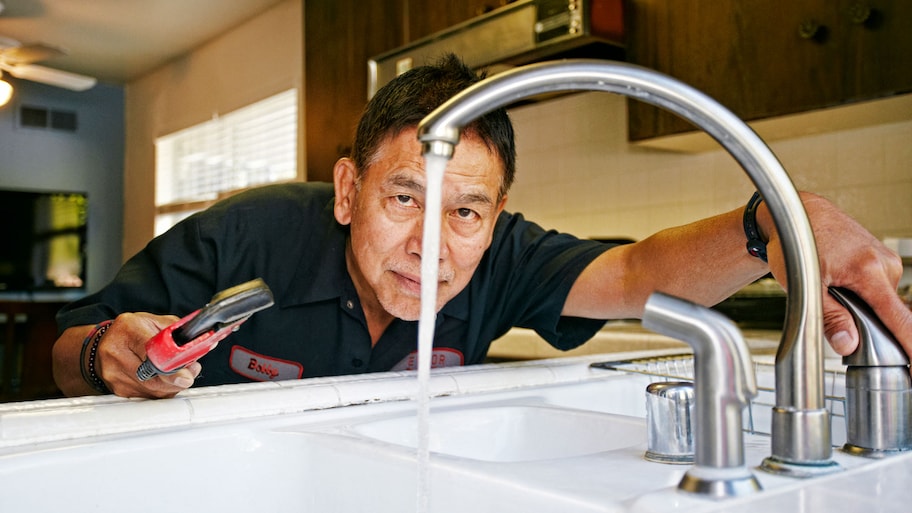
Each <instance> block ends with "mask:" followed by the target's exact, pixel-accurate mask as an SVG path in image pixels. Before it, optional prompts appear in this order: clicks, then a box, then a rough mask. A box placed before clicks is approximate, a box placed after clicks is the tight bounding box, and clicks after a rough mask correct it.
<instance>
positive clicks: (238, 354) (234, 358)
mask: <svg viewBox="0 0 912 513" xmlns="http://www.w3.org/2000/svg"><path fill="white" fill-rule="evenodd" d="M229 363H230V365H231V370H233V371H234V372H236V373H238V374H240V375H241V376H244V377H245V378H249V379H252V380H255V381H279V380H285V379H298V378H300V377H301V376H302V375H303V374H304V366H302V365H301V364H300V363H298V362H293V361H289V360H283V359H281V358H273V357H271V356H266V355H262V354H259V353H255V352H253V351H251V350H249V349H247V348H245V347H241V346H233V347H232V348H231V356H230V362H229Z"/></svg>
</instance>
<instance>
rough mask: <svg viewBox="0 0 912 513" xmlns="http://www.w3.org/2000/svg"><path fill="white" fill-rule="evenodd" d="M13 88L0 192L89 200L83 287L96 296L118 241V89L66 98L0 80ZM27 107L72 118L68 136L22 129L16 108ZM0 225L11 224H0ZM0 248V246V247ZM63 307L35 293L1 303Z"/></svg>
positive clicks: (1, 130) (0, 123) (110, 272)
mask: <svg viewBox="0 0 912 513" xmlns="http://www.w3.org/2000/svg"><path fill="white" fill-rule="evenodd" d="M3 78H4V80H8V81H9V82H10V83H12V84H13V87H14V90H15V92H14V96H13V99H12V100H11V101H10V103H9V104H7V105H6V106H4V107H0V187H5V188H15V189H34V190H50V191H59V190H62V191H68V190H73V191H85V192H88V194H89V219H88V220H89V226H88V249H87V253H88V255H89V258H88V267H87V269H86V280H87V283H86V287H87V289H88V290H96V289H98V288H100V287H101V286H102V285H104V284H105V283H107V281H108V280H110V279H111V278H112V277H113V276H114V272H115V271H116V270H117V268H118V267H119V266H120V262H121V254H120V241H121V234H122V233H123V226H124V225H123V219H122V217H121V212H122V211H123V194H122V192H123V158H124V143H123V133H124V121H123V112H124V109H123V97H124V96H123V88H121V87H119V86H112V85H108V84H98V85H96V86H95V87H93V88H91V89H89V90H87V91H83V92H76V91H69V90H66V89H61V88H57V87H51V86H47V85H43V84H38V83H35V82H29V81H25V80H17V79H15V78H12V77H10V76H9V75H4V76H3ZM23 105H25V106H32V107H38V108H44V109H49V110H59V111H66V112H74V113H75V114H76V120H77V121H76V123H77V129H76V131H73V132H70V131H64V130H56V129H54V130H52V129H46V128H30V127H22V126H20V123H19V111H20V108H21V107H22V106H23ZM2 222H5V223H9V222H16V220H15V219H4V220H2ZM3 243H4V242H3V241H0V244H3ZM61 297H62V298H64V299H71V295H69V294H66V295H64V294H58V293H53V294H52V293H42V294H40V295H37V294H36V295H29V296H28V297H21V298H20V297H17V296H16V295H14V294H11V293H3V294H0V298H2V299H23V300H26V299H28V300H30V299H42V300H43V299H48V300H57V299H60V298H61Z"/></svg>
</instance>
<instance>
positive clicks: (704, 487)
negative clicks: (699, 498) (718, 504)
mask: <svg viewBox="0 0 912 513" xmlns="http://www.w3.org/2000/svg"><path fill="white" fill-rule="evenodd" d="M678 489H679V490H683V491H685V492H690V493H696V494H700V495H706V496H709V497H712V498H714V499H724V498H728V497H742V496H744V495H749V494H752V493H756V492H759V491H761V490H762V489H763V487H762V486H760V482H759V481H757V478H756V477H755V476H754V475H753V474H752V473H751V472H750V470H748V469H747V467H743V466H742V467H728V468H711V467H701V466H695V467H693V468H692V469H690V470H688V471H687V473H686V474H684V477H683V478H682V479H681V482H680V483H678Z"/></svg>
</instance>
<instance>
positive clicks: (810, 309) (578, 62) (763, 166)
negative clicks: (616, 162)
mask: <svg viewBox="0 0 912 513" xmlns="http://www.w3.org/2000/svg"><path fill="white" fill-rule="evenodd" d="M588 90H591V91H606V92H612V93H617V94H621V95H624V96H629V97H632V98H635V99H637V100H640V101H644V102H646V103H650V104H653V105H655V106H658V107H661V108H664V109H666V110H669V111H671V112H673V113H675V114H677V115H679V116H681V117H683V118H684V119H686V120H688V121H690V122H691V123H693V124H694V125H696V126H697V127H699V128H701V129H702V130H703V131H705V132H706V133H707V134H709V135H710V136H712V137H713V138H714V139H715V140H716V141H718V142H719V143H720V144H721V145H722V146H723V147H724V148H725V149H726V150H727V151H728V152H729V153H730V154H731V155H732V157H734V159H735V160H736V161H737V162H738V163H739V164H740V165H741V167H742V168H744V170H745V171H746V172H747V174H748V176H749V177H750V179H751V181H752V182H753V183H754V185H755V186H756V187H757V190H758V191H759V192H760V194H761V195H762V196H763V199H764V201H766V204H767V206H768V207H769V210H770V213H771V215H772V217H773V221H774V223H775V225H776V229H777V231H778V234H779V239H780V240H781V242H782V250H783V253H784V256H785V268H786V274H787V276H788V280H787V281H788V285H787V291H786V292H787V294H788V298H789V301H788V307H787V311H786V320H785V325H784V328H783V334H782V340H781V342H780V344H779V350H778V353H777V355H776V366H775V368H776V406H775V407H774V408H773V416H772V427H771V433H772V441H771V446H772V450H771V453H772V454H771V455H770V456H769V457H768V458H766V460H764V463H763V468H764V469H766V470H768V471H771V472H776V473H782V474H788V475H793V476H801V477H804V476H810V475H815V474H819V473H822V472H829V471H833V470H837V469H839V468H840V467H839V466H838V465H837V464H836V463H835V462H833V461H832V459H831V457H832V447H831V445H830V417H829V412H828V411H827V409H826V407H825V403H824V393H823V390H824V387H823V383H824V381H823V360H824V351H823V347H824V346H823V344H824V337H823V313H822V297H821V296H822V292H821V286H820V269H819V266H818V262H817V248H816V244H815V242H814V234H813V232H812V231H811V225H810V221H809V220H808V217H807V213H806V212H805V210H804V205H803V204H802V203H801V199H800V197H799V196H798V192H797V191H796V190H795V187H794V185H793V184H792V182H791V180H790V179H789V176H788V174H787V173H786V172H785V170H784V169H783V168H782V165H781V164H780V163H779V161H778V160H777V159H776V157H775V156H774V155H773V153H772V151H771V150H770V149H769V147H767V146H766V144H764V142H763V141H762V140H761V139H760V137H759V136H757V134H755V133H754V132H753V131H752V130H751V129H750V128H749V127H748V126H747V125H746V124H745V123H744V122H743V121H741V120H740V119H738V117H737V116H735V115H734V114H732V113H731V112H730V111H729V110H727V109H726V108H725V107H723V106H722V105H720V104H719V103H718V102H716V101H715V100H713V99H711V98H710V97H708V96H706V95H705V94H703V93H701V92H700V91H697V90H696V89H694V88H692V87H690V86H688V85H686V84H683V83H681V82H680V81H678V80H675V79H673V78H671V77H669V76H667V75H663V74H661V73H658V72H655V71H652V70H648V69H645V68H642V67H639V66H635V65H631V64H626V63H620V62H611V61H602V60H592V59H570V60H564V61H554V62H545V63H538V64H531V65H527V66H522V67H518V68H514V69H512V70H510V71H506V72H503V73H501V74H498V75H494V76H492V77H489V78H487V79H485V80H482V81H481V82H479V83H477V84H475V85H473V86H471V87H469V88H467V89H466V90H464V91H462V92H461V93H459V94H457V95H456V96H454V97H453V98H451V99H450V100H449V101H447V102H446V103H444V104H443V105H441V106H440V107H439V108H437V109H436V110H434V111H433V112H432V113H431V114H429V115H428V116H427V117H425V118H424V119H423V120H422V121H421V123H420V124H419V126H418V139H419V140H420V141H421V142H422V143H423V144H422V148H423V153H424V155H425V157H426V158H429V157H432V158H435V159H439V158H446V159H449V158H451V157H452V155H453V151H454V148H455V146H456V144H458V143H459V137H460V132H461V130H462V128H463V127H464V126H466V125H467V124H468V123H470V122H471V121H472V120H474V119H476V118H477V117H479V116H482V115H484V114H485V113H487V112H490V111H492V110H494V109H496V108H500V107H504V106H507V105H509V104H511V103H514V102H516V101H518V100H522V99H524V98H528V97H531V96H535V95H538V94H544V93H557V92H564V91H588ZM432 209H434V206H433V205H429V206H428V211H430V210H432ZM438 210H439V208H438Z"/></svg>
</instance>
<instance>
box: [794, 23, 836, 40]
mask: <svg viewBox="0 0 912 513" xmlns="http://www.w3.org/2000/svg"><path fill="white" fill-rule="evenodd" d="M828 32H829V31H828V30H827V28H826V26H825V25H821V24H819V23H817V22H816V21H814V20H804V21H802V22H801V23H799V24H798V35H799V36H800V37H801V39H808V40H812V41H816V42H818V43H822V42H824V41H825V40H826V38H827V34H828Z"/></svg>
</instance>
